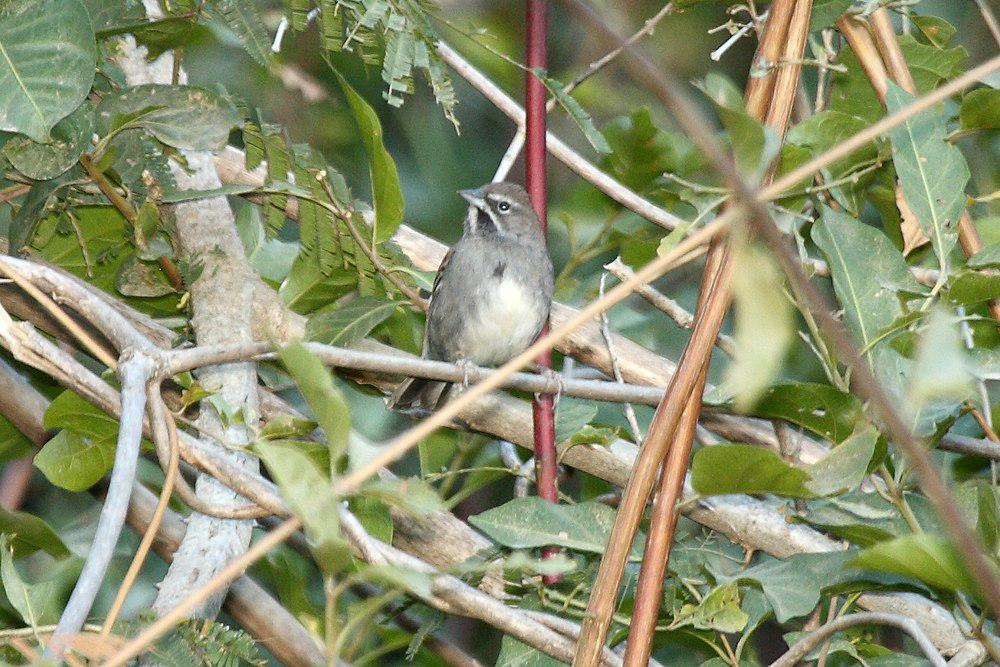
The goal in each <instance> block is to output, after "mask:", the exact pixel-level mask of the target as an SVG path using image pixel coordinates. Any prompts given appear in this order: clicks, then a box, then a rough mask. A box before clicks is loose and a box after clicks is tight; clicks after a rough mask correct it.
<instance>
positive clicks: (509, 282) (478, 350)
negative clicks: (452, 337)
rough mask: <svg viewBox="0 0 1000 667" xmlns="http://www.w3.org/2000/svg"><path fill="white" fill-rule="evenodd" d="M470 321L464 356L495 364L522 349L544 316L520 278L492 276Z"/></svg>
mask: <svg viewBox="0 0 1000 667" xmlns="http://www.w3.org/2000/svg"><path fill="white" fill-rule="evenodd" d="M485 287H486V289H484V294H483V295H482V296H483V298H482V299H481V300H480V301H479V307H478V308H477V312H476V316H475V317H474V318H472V319H473V320H474V321H472V322H469V325H470V326H469V327H468V329H467V331H466V341H465V345H463V347H464V348H466V349H465V350H463V352H464V354H463V356H464V357H465V358H467V359H469V360H471V361H473V362H475V363H477V364H486V365H497V364H502V363H504V362H506V361H509V360H510V359H511V358H512V357H514V356H515V355H517V354H518V353H520V352H522V351H523V350H524V349H525V348H526V347H528V345H530V344H531V342H532V340H533V339H534V337H535V336H536V335H538V331H539V329H540V328H541V325H542V320H543V318H544V317H545V312H544V307H543V306H542V305H541V303H540V299H539V298H538V296H537V295H536V294H533V293H532V292H531V291H530V290H529V289H528V288H527V286H525V285H524V284H523V283H521V282H520V281H517V280H514V279H512V278H508V277H502V278H500V279H498V280H491V281H489V282H488V283H487V285H486V286H485Z"/></svg>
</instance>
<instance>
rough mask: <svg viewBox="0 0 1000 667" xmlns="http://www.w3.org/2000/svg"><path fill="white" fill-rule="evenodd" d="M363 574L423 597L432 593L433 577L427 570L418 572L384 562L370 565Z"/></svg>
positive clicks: (363, 570)
mask: <svg viewBox="0 0 1000 667" xmlns="http://www.w3.org/2000/svg"><path fill="white" fill-rule="evenodd" d="M361 574H362V575H363V576H364V578H365V579H367V580H369V581H376V582H378V583H381V584H385V585H388V586H391V587H393V588H398V589H400V590H402V591H405V592H407V593H410V594H412V595H416V596H418V597H422V598H428V597H430V596H431V595H432V593H431V577H430V575H429V574H427V573H426V572H417V571H416V570H411V569H410V568H406V567H401V566H398V565H390V564H388V563H382V564H380V565H368V566H367V567H365V568H363V569H362V570H361Z"/></svg>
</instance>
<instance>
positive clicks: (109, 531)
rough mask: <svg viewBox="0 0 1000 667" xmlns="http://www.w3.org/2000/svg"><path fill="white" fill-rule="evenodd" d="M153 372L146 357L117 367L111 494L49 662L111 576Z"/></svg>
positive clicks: (131, 355)
mask: <svg viewBox="0 0 1000 667" xmlns="http://www.w3.org/2000/svg"><path fill="white" fill-rule="evenodd" d="M152 372H153V362H152V359H151V358H150V357H148V356H146V355H145V354H143V353H142V352H138V351H132V352H126V353H125V354H124V355H123V356H122V359H121V363H120V364H119V366H118V374H119V377H120V378H121V385H122V404H121V415H120V417H119V427H118V443H117V445H116V448H115V463H114V468H112V471H111V481H110V482H109V484H108V494H107V497H106V498H105V500H104V506H103V507H102V508H101V516H100V518H99V519H98V521H97V533H96V535H95V536H94V542H93V544H91V546H90V552H89V553H88V554H87V559H86V561H85V562H84V564H83V571H82V572H81V573H80V578H79V579H77V582H76V585H75V586H74V588H73V593H72V595H70V598H69V602H67V604H66V607H65V609H63V612H62V616H60V617H59V624H58V625H57V626H56V630H55V632H54V633H53V635H52V639H51V641H50V643H49V646H48V647H47V648H46V649H45V657H46V658H47V659H50V660H51V659H56V658H58V657H60V656H61V655H62V652H63V651H64V650H65V649H66V648H67V647H68V646H69V638H70V636H71V635H75V634H76V633H77V632H79V631H80V628H82V627H83V623H84V621H86V620H87V614H89V613H90V607H91V605H93V603H94V598H96V597H97V592H98V590H100V588H101V584H102V583H104V574H105V573H106V572H107V569H108V564H109V563H110V562H111V556H112V555H113V554H114V550H115V546H116V545H117V544H118V537H119V535H121V530H122V526H123V525H124V524H125V513H126V512H127V511H128V502H129V496H130V494H131V492H132V485H133V483H134V482H135V470H136V465H137V463H138V460H139V443H140V442H141V441H142V419H143V415H144V413H145V410H146V383H147V382H148V381H149V378H150V375H151V374H152Z"/></svg>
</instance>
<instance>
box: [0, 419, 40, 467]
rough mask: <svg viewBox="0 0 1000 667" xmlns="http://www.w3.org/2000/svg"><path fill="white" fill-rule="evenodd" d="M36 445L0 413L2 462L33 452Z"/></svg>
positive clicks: (0, 451) (0, 456)
mask: <svg viewBox="0 0 1000 667" xmlns="http://www.w3.org/2000/svg"><path fill="white" fill-rule="evenodd" d="M34 451H35V446H34V444H33V443H32V442H31V440H29V439H28V437H27V436H26V435H24V434H23V433H21V431H20V430H18V428H17V427H16V426H14V425H13V424H12V423H10V420H9V419H7V418H6V417H4V416H2V415H0V462H6V461H13V460H14V459H19V458H21V457H22V456H27V455H28V454H33V453H34Z"/></svg>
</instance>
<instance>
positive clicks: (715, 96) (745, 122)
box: [699, 73, 779, 181]
mask: <svg viewBox="0 0 1000 667" xmlns="http://www.w3.org/2000/svg"><path fill="white" fill-rule="evenodd" d="M699 88H701V89H702V91H704V93H705V94H706V95H707V96H708V97H709V99H711V100H712V102H714V103H715V108H716V111H717V112H718V114H719V118H720V119H721V120H722V124H723V125H725V127H726V131H727V133H728V134H729V141H730V143H731V145H732V147H733V156H734V158H735V160H736V166H737V167H739V169H740V171H741V172H743V174H745V175H746V176H747V177H749V178H750V179H751V180H755V181H756V180H758V179H760V177H761V176H762V175H763V174H764V171H765V170H766V169H767V167H768V165H769V164H771V160H773V159H774V157H775V156H776V155H777V152H778V148H779V142H778V141H777V137H776V136H775V134H774V131H773V130H771V129H769V128H766V127H764V126H763V125H762V124H761V123H760V122H759V121H758V120H757V119H755V118H754V117H753V116H751V115H750V114H748V113H747V111H746V107H744V105H743V96H742V95H741V94H740V92H739V90H738V89H737V88H736V86H735V85H733V83H732V82H731V81H729V80H728V79H726V78H725V77H723V76H722V75H719V74H715V73H711V74H709V75H708V76H706V77H705V79H704V81H702V82H701V83H700V84H699Z"/></svg>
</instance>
